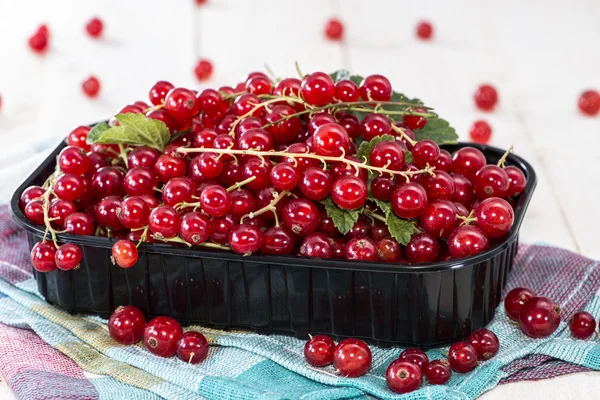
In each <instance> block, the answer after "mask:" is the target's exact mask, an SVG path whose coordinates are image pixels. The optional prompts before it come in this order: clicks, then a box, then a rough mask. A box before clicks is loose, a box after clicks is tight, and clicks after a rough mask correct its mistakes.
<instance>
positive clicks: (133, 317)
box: [108, 306, 146, 345]
mask: <svg viewBox="0 0 600 400" xmlns="http://www.w3.org/2000/svg"><path fill="white" fill-rule="evenodd" d="M145 326H146V318H144V314H143V313H142V312H141V311H140V310H139V309H138V308H137V307H134V306H120V307H117V309H116V310H115V311H114V312H113V313H112V314H111V316H110V319H109V320H108V331H109V332H110V336H111V337H112V338H113V339H115V340H116V341H117V342H119V343H121V344H125V345H129V344H134V343H137V342H139V341H140V339H141V338H142V337H143V336H144V328H145Z"/></svg>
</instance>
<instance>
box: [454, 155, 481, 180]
mask: <svg viewBox="0 0 600 400" xmlns="http://www.w3.org/2000/svg"><path fill="white" fill-rule="evenodd" d="M485 164H486V160H485V156H484V155H483V153H482V152H481V151H480V150H479V149H476V148H474V147H463V148H462V149H459V150H457V151H456V152H455V153H454V155H453V156H452V172H454V173H455V174H461V175H462V176H464V177H465V178H467V179H468V180H470V181H471V182H472V181H473V179H474V178H475V175H476V174H477V172H478V171H479V170H480V169H481V168H483V167H484V166H485Z"/></svg>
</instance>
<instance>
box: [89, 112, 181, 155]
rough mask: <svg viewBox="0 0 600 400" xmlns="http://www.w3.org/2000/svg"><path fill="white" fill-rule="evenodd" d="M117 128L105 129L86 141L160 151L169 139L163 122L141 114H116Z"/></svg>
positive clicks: (169, 135) (168, 133) (167, 129)
mask: <svg viewBox="0 0 600 400" xmlns="http://www.w3.org/2000/svg"><path fill="white" fill-rule="evenodd" d="M115 118H116V120H117V121H118V122H119V126H114V127H112V128H109V129H105V130H104V131H101V132H100V129H99V130H98V132H99V134H97V135H95V136H93V137H92V138H91V139H90V135H88V140H89V141H90V143H98V144H131V145H136V146H144V145H146V146H149V147H152V148H154V149H156V150H158V151H162V150H163V149H164V148H165V146H166V145H167V144H168V143H169V140H170V139H171V134H170V132H169V128H167V126H166V125H165V123H164V122H162V121H158V120H155V119H152V118H148V117H146V116H145V115H143V114H133V113H127V114H118V115H116V116H115Z"/></svg>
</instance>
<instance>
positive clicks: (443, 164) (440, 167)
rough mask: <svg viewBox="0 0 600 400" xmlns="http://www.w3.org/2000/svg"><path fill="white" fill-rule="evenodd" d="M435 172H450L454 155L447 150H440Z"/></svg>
mask: <svg viewBox="0 0 600 400" xmlns="http://www.w3.org/2000/svg"><path fill="white" fill-rule="evenodd" d="M434 166H435V172H436V173H437V172H438V171H443V172H450V169H451V168H452V155H451V154H450V153H449V152H448V151H447V150H440V156H439V157H438V159H437V160H436V162H435V164H434Z"/></svg>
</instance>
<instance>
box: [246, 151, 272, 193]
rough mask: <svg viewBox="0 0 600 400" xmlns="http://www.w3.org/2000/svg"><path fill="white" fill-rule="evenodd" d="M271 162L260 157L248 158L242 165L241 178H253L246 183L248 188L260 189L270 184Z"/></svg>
mask: <svg viewBox="0 0 600 400" xmlns="http://www.w3.org/2000/svg"><path fill="white" fill-rule="evenodd" d="M272 167H273V166H272V164H271V163H270V162H268V161H263V160H261V159H260V158H252V159H250V160H248V161H247V162H246V163H245V164H244V165H243V167H242V170H241V175H242V177H241V179H242V180H246V179H248V178H250V177H255V179H254V180H253V181H251V182H248V183H247V184H246V187H247V188H248V189H252V190H261V189H264V188H266V187H267V186H269V185H270V184H271V179H270V176H271V168H272Z"/></svg>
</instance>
